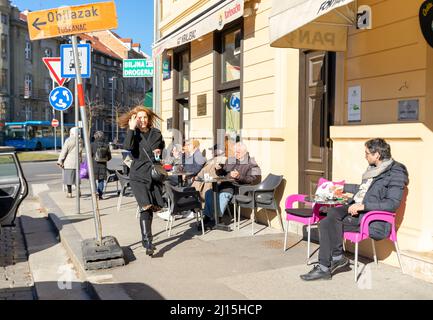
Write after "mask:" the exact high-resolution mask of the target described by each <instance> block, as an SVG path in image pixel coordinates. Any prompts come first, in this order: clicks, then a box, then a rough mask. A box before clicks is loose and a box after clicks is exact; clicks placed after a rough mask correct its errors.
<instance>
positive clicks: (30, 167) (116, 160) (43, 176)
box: [21, 154, 122, 186]
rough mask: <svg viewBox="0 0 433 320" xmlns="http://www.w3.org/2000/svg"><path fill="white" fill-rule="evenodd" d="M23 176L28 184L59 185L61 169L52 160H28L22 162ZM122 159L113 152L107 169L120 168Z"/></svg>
mask: <svg viewBox="0 0 433 320" xmlns="http://www.w3.org/2000/svg"><path fill="white" fill-rule="evenodd" d="M21 166H22V167H23V171H24V176H25V178H26V180H27V183H28V184H29V185H30V184H49V185H53V184H59V185H60V186H61V181H62V170H60V168H59V167H58V166H57V165H56V163H55V162H54V161H52V162H28V163H22V164H21ZM121 167H122V159H121V156H120V155H117V154H113V159H112V160H111V161H110V162H109V163H108V168H109V169H121Z"/></svg>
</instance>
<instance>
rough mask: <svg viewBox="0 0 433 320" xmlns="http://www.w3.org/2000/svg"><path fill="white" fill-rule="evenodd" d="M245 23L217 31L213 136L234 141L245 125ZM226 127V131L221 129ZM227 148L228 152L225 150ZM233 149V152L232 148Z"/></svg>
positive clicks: (216, 138)
mask: <svg viewBox="0 0 433 320" xmlns="http://www.w3.org/2000/svg"><path fill="white" fill-rule="evenodd" d="M242 37H243V29H242V23H241V22H239V23H237V24H234V25H232V26H230V27H229V28H227V29H226V30H223V31H221V32H217V33H215V42H214V43H215V48H214V52H215V59H214V62H215V63H214V75H215V77H216V81H215V84H216V85H215V89H214V90H215V94H214V139H215V142H216V141H217V140H218V139H221V138H222V137H221V136H217V135H221V134H223V138H224V139H225V141H226V142H227V141H231V142H235V141H238V140H239V139H240V134H241V129H242V123H243V121H242V114H243V104H242V99H241V98H242V86H241V78H242ZM218 130H224V131H222V132H221V131H218ZM226 152H229V151H227V150H226ZM229 153H230V152H229Z"/></svg>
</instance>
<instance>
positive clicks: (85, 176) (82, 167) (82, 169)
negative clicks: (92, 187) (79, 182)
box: [80, 160, 89, 179]
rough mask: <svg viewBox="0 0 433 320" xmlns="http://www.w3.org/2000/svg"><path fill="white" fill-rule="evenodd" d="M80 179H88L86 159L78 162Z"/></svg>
mask: <svg viewBox="0 0 433 320" xmlns="http://www.w3.org/2000/svg"><path fill="white" fill-rule="evenodd" d="M80 179H89V167H88V166H87V161H86V160H84V161H83V162H82V163H80Z"/></svg>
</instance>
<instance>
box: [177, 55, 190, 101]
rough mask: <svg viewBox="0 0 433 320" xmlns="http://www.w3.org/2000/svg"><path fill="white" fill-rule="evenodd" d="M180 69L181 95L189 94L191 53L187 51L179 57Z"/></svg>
mask: <svg viewBox="0 0 433 320" xmlns="http://www.w3.org/2000/svg"><path fill="white" fill-rule="evenodd" d="M178 59H179V67H178V72H179V75H178V81H179V82H178V85H179V93H185V92H189V81H190V75H189V74H190V66H189V51H185V52H183V53H181V54H180V55H179V56H178Z"/></svg>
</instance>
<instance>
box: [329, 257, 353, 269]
mask: <svg viewBox="0 0 433 320" xmlns="http://www.w3.org/2000/svg"><path fill="white" fill-rule="evenodd" d="M349 263H350V261H349V259H348V258H346V257H345V256H342V257H341V259H340V260H336V261H334V260H332V262H331V268H330V271H331V273H334V272H335V271H337V270H338V269H341V268H343V267H346V266H348V265H349Z"/></svg>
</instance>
